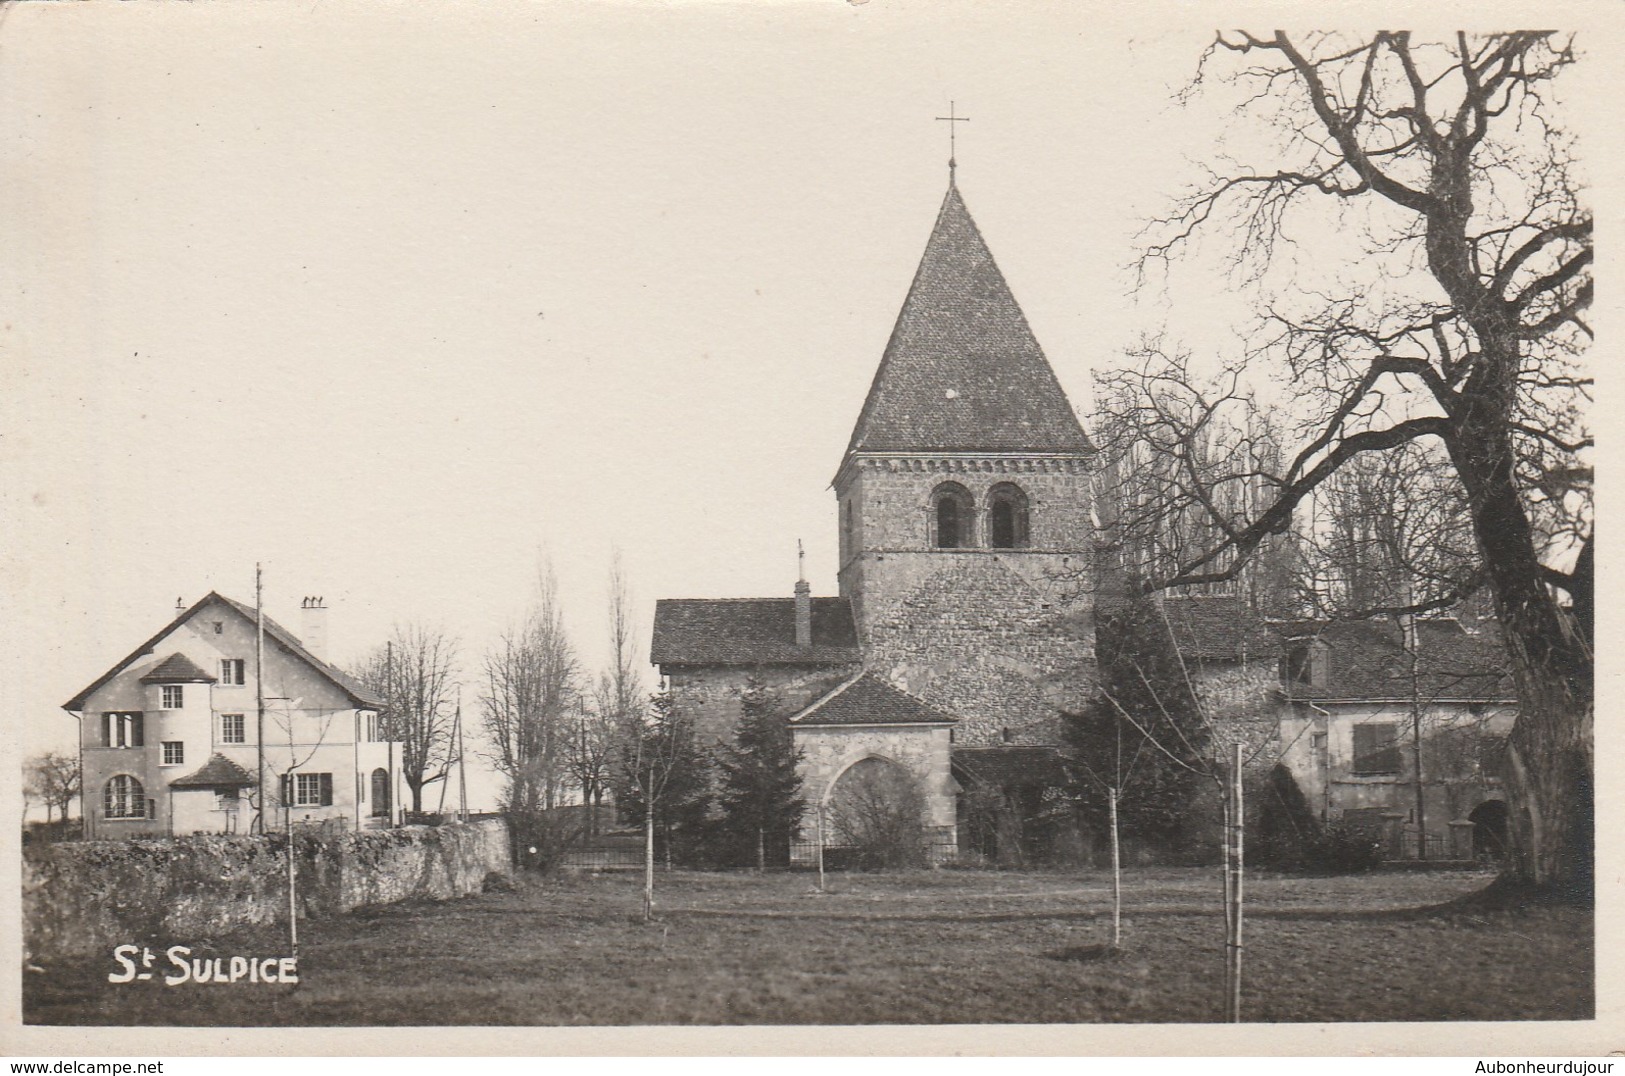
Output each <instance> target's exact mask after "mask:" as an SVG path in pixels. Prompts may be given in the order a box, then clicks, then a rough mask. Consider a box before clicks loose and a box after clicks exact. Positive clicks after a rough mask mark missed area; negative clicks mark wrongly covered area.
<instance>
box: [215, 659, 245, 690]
mask: <svg viewBox="0 0 1625 1076" xmlns="http://www.w3.org/2000/svg"><path fill="white" fill-rule="evenodd" d="M220 683H222V684H223V685H225V686H226V687H242V686H243V659H242V658H221V659H220Z"/></svg>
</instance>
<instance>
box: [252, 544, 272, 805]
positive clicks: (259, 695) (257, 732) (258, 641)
mask: <svg viewBox="0 0 1625 1076" xmlns="http://www.w3.org/2000/svg"><path fill="white" fill-rule="evenodd" d="M254 702H255V704H256V707H257V709H258V711H259V714H258V717H257V718H256V719H255V723H254V751H255V758H256V760H257V761H258V763H259V772H258V773H257V774H255V776H256V777H257V778H258V779H259V786H260V787H259V797H260V805H259V806H260V809H259V810H258V811H256V812H254V826H255V828H256V829H257V830H258V831H259V832H260V833H262V834H263V833H264V832H265V809H266V807H267V806H268V800H267V799H266V797H267V796H268V795H269V794H270V789H269V788H267V787H266V784H265V600H264V593H263V587H262V580H261V573H260V566H259V562H257V561H256V562H255V564H254Z"/></svg>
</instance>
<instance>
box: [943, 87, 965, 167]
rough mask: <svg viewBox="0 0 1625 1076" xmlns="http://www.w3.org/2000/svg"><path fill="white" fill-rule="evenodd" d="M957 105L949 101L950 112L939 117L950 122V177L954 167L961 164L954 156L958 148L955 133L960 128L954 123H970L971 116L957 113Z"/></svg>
mask: <svg viewBox="0 0 1625 1076" xmlns="http://www.w3.org/2000/svg"><path fill="white" fill-rule="evenodd" d="M955 107H956V105H955V102H953V101H949V102H948V114H947V115H946V116H938V117H937V119H939V120H942V121H943V122H945V123H947V124H948V175H949V176H950V177H952V176H953V174H954V169H955V168H956V167H958V165H959V162H958V161H956V160H955V159H954V157H955V155H956V150H957V147H956V146H955V138H954V135H955V134H957V133H958V131H959V128H957V127H955V126H954V124H956V123H969V122H970V117H969V116H960V115H957V114H956V113H955V111H954V110H955Z"/></svg>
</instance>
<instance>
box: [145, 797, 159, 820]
mask: <svg viewBox="0 0 1625 1076" xmlns="http://www.w3.org/2000/svg"><path fill="white" fill-rule="evenodd" d="M147 817H148V818H157V817H158V801H157V800H155V799H152V798H150V797H149V798H148V799H147Z"/></svg>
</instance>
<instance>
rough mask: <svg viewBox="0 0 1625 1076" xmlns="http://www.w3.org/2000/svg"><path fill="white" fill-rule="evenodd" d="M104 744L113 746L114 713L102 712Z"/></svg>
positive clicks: (104, 745)
mask: <svg viewBox="0 0 1625 1076" xmlns="http://www.w3.org/2000/svg"><path fill="white" fill-rule="evenodd" d="M102 746H103V747H112V746H113V715H112V714H106V713H104V714H102Z"/></svg>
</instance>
